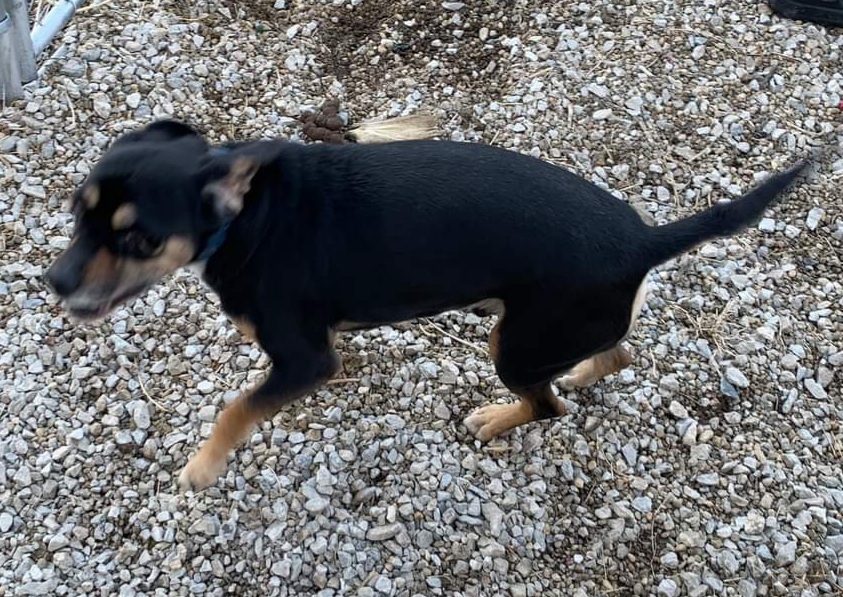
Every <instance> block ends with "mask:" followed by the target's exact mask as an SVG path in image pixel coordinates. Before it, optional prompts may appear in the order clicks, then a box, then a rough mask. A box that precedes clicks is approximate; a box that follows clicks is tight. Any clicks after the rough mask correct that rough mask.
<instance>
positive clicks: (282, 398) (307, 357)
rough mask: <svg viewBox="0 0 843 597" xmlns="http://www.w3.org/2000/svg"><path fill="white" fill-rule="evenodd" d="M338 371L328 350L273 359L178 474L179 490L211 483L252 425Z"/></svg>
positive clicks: (333, 354)
mask: <svg viewBox="0 0 843 597" xmlns="http://www.w3.org/2000/svg"><path fill="white" fill-rule="evenodd" d="M288 354H289V353H288ZM338 370H339V358H338V357H337V355H336V353H334V352H333V350H331V349H327V350H325V351H322V352H312V351H306V350H305V351H301V352H298V353H294V354H289V356H285V357H282V358H278V357H275V358H273V366H272V371H271V372H270V373H269V376H268V377H267V378H266V380H265V381H264V382H263V383H262V384H261V385H260V386H258V387H257V388H256V389H255V390H254V391H252V392H250V393H247V394H243V395H242V396H240V397H238V398H236V399H235V400H234V402H232V403H231V404H229V405H228V406H227V407H226V408H225V409H224V410H223V412H222V413H221V414H220V416H219V418H218V419H217V423H216V425H215V427H214V430H213V432H212V433H211V437H210V438H208V441H207V442H205V445H203V446H202V448H201V449H200V450H199V452H198V453H197V454H196V455H195V456H194V457H193V458H191V459H190V461H189V462H188V463H187V466H185V467H184V469H183V470H182V472H181V474H180V475H179V486H180V487H181V488H182V490H187V489H193V490H199V489H203V488H205V487H207V486H209V485H211V484H213V483H214V482H215V481H216V480H217V477H219V476H220V475H221V474H222V472H223V471H224V470H225V464H226V459H227V457H228V452H229V451H230V450H231V449H232V448H234V447H235V446H236V445H237V444H238V443H239V442H240V441H241V440H243V438H245V437H246V435H247V434H248V432H249V430H250V429H251V428H252V427H253V426H254V425H255V424H257V423H259V422H261V421H262V420H265V419H268V418H270V417H272V416H273V415H274V414H275V413H276V412H278V410H280V409H281V407H283V406H284V405H286V404H289V403H290V402H292V401H294V400H296V399H297V398H300V397H301V396H303V395H304V394H307V393H308V392H311V391H313V390H314V389H316V388H318V387H319V386H321V385H322V384H323V383H325V382H326V381H327V380H328V379H330V378H331V376H333V375H334V374H335V373H336V372H337V371H338Z"/></svg>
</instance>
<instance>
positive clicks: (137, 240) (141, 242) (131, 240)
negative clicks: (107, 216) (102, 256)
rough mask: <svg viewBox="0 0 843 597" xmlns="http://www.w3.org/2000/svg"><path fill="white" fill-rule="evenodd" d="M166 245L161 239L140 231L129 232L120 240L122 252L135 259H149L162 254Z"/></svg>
mask: <svg viewBox="0 0 843 597" xmlns="http://www.w3.org/2000/svg"><path fill="white" fill-rule="evenodd" d="M163 247H164V243H163V242H161V239H159V238H155V237H152V236H149V235H148V234H144V233H143V232H140V231H139V230H129V231H128V232H126V233H125V234H123V236H122V237H121V239H120V252H121V253H124V254H127V255H131V256H133V257H140V258H149V257H154V256H155V255H157V254H158V253H160V252H161V249H162V248H163Z"/></svg>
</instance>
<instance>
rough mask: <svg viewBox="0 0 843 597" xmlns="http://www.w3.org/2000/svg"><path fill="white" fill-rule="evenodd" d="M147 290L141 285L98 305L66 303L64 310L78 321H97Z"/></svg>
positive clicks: (147, 286)
mask: <svg viewBox="0 0 843 597" xmlns="http://www.w3.org/2000/svg"><path fill="white" fill-rule="evenodd" d="M147 288H149V285H148V284H141V285H138V286H133V287H131V288H129V289H128V290H125V291H123V292H120V293H117V294H115V295H113V296H111V297H109V298H108V299H106V300H104V301H101V302H100V303H98V304H90V303H87V302H86V303H84V304H73V303H69V302H68V303H65V308H66V309H67V312H68V313H70V315H71V316H72V317H74V318H75V319H77V320H79V321H97V320H99V319H102V318H104V317H105V316H106V315H108V314H109V313H111V311H112V310H114V308H115V307H117V306H118V305H120V304H122V303H125V302H127V301H128V300H130V299H133V298H135V297H137V296H139V295H141V294H142V293H143V292H144V291H145V290H146V289H147Z"/></svg>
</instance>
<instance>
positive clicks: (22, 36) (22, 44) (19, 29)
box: [3, 0, 38, 83]
mask: <svg viewBox="0 0 843 597" xmlns="http://www.w3.org/2000/svg"><path fill="white" fill-rule="evenodd" d="M3 4H4V5H5V8H6V13H7V14H8V15H9V16H10V17H11V18H12V29H13V30H14V34H15V38H16V39H17V41H16V43H17V47H18V50H17V51H18V64H20V76H21V81H23V82H24V83H29V82H30V81H34V80H35V78H36V77H37V76H38V67H37V66H36V65H35V52H33V51H32V39H31V38H30V37H29V10H28V9H27V7H26V0H3Z"/></svg>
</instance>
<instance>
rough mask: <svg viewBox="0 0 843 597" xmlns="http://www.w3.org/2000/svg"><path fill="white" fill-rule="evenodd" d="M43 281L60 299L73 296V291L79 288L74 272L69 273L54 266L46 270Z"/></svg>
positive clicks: (77, 278)
mask: <svg viewBox="0 0 843 597" xmlns="http://www.w3.org/2000/svg"><path fill="white" fill-rule="evenodd" d="M44 279H45V280H46V281H47V284H49V285H50V287H51V288H52V289H53V290H54V291H55V293H56V294H57V295H59V296H61V297H65V296H68V295H70V294H73V291H74V290H76V289H77V288H79V281H80V279H79V276H77V275H75V273H74V272H69V271H67V270H66V269H59V268H56V267H55V266H53V267H51V268H50V269H48V270H47V273H46V274H44Z"/></svg>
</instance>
